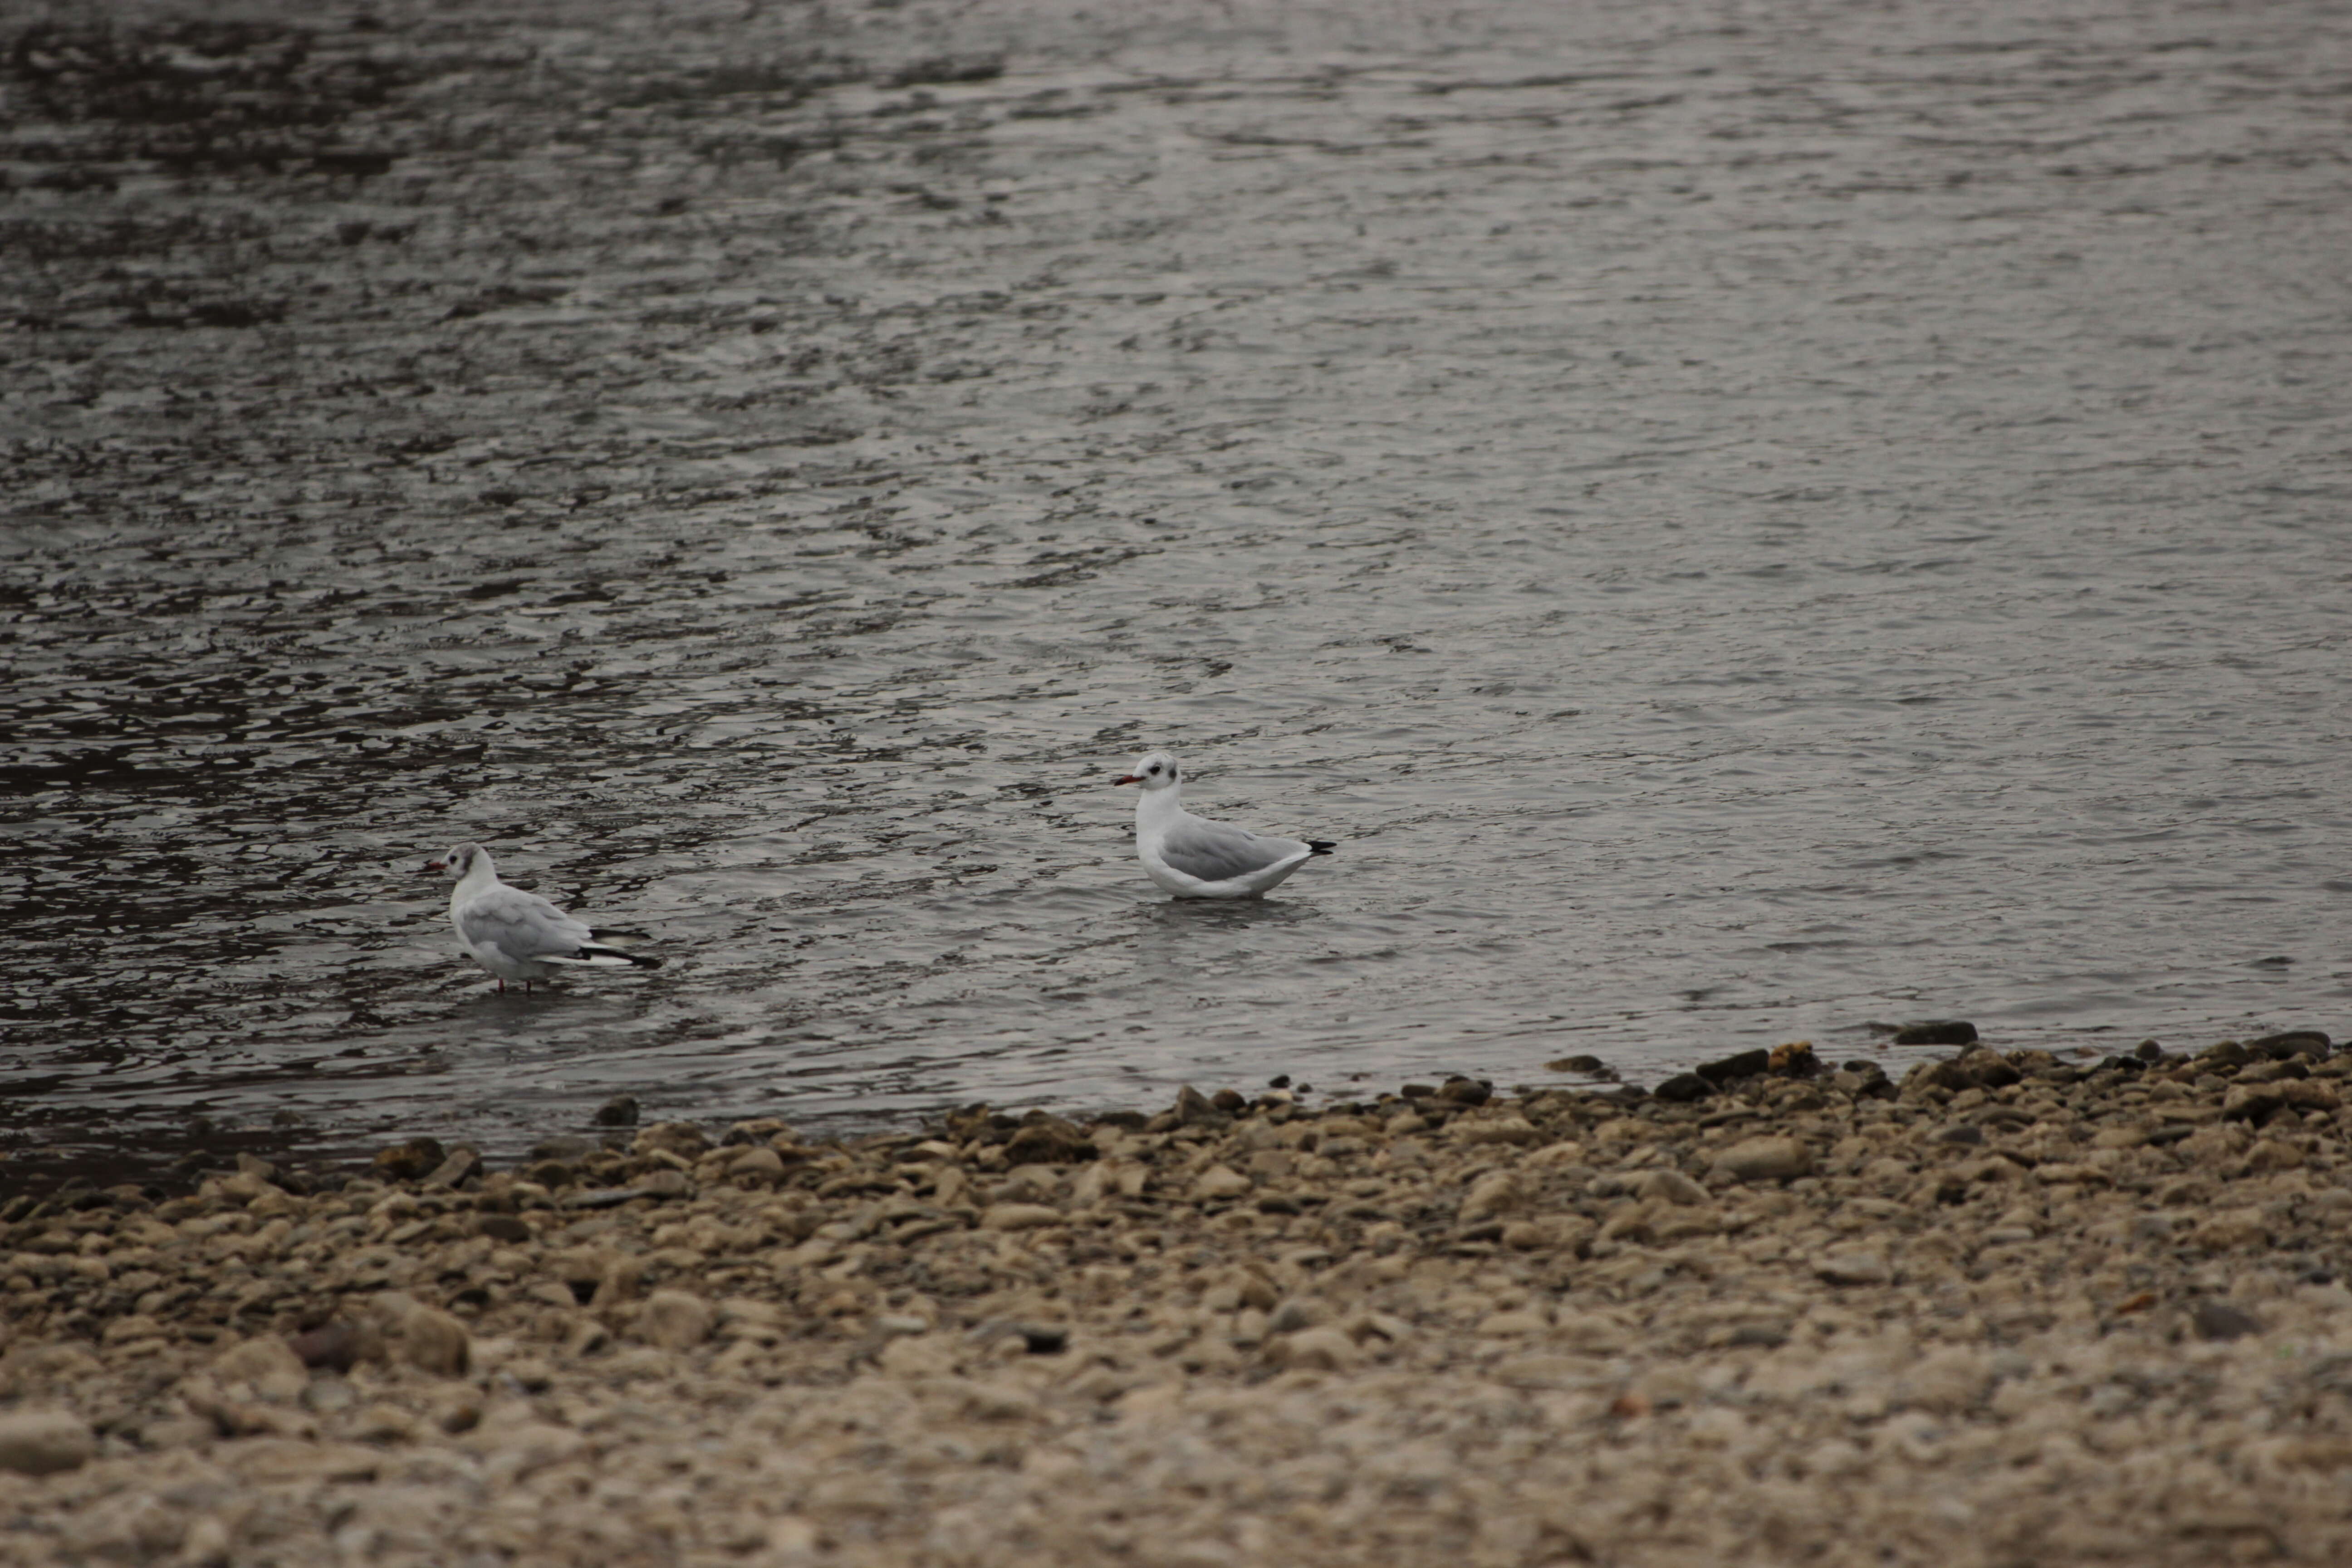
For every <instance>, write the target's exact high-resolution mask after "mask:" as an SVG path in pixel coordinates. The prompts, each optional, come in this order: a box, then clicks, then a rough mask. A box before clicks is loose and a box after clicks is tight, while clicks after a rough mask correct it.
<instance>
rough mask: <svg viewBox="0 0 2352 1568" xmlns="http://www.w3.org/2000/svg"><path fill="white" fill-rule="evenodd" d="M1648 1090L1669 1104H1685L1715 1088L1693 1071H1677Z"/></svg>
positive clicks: (1703, 1096) (1706, 1094) (1700, 1098)
mask: <svg viewBox="0 0 2352 1568" xmlns="http://www.w3.org/2000/svg"><path fill="white" fill-rule="evenodd" d="M1758 1054H1759V1055H1761V1054H1762V1053H1761V1052H1759V1053H1758ZM1650 1092H1651V1093H1652V1094H1654V1095H1655V1096H1657V1098H1659V1099H1660V1100H1664V1101H1666V1103H1668V1104H1669V1105H1685V1104H1688V1103H1689V1102H1690V1101H1692V1100H1705V1099H1706V1097H1707V1096H1708V1095H1710V1094H1713V1093H1714V1092H1715V1089H1714V1086H1713V1085H1711V1084H1709V1083H1708V1082H1707V1081H1706V1079H1703V1078H1701V1077H1700V1076H1699V1075H1698V1074H1696V1073H1695V1072H1678V1073H1676V1074H1675V1076H1674V1077H1672V1078H1670V1079H1666V1080H1665V1081H1664V1083H1662V1084H1660V1085H1658V1086H1657V1087H1656V1088H1655V1089H1652V1090H1650Z"/></svg>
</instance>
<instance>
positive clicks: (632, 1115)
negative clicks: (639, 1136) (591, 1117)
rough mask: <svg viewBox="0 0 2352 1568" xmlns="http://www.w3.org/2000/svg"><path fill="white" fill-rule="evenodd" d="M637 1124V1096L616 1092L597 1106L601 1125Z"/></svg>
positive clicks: (632, 1125) (623, 1125) (625, 1125)
mask: <svg viewBox="0 0 2352 1568" xmlns="http://www.w3.org/2000/svg"><path fill="white" fill-rule="evenodd" d="M636 1124H637V1097H636V1096H635V1095H633V1094H616V1095H614V1097H613V1098H612V1099H610V1100H606V1101H605V1102H604V1104H602V1105H600V1106H598V1107H597V1108H596V1125H597V1126H599V1127H635V1125H636Z"/></svg>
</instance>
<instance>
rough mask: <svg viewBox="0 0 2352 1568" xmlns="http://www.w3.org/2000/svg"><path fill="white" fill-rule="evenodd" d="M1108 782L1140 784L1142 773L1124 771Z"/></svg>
mask: <svg viewBox="0 0 2352 1568" xmlns="http://www.w3.org/2000/svg"><path fill="white" fill-rule="evenodd" d="M1110 782H1111V783H1113V784H1141V783H1142V782H1143V775H1142V774H1141V773H1126V774H1122V775H1121V776H1120V777H1118V778H1115V779H1113V780H1111V781H1110Z"/></svg>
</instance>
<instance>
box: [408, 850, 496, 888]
mask: <svg viewBox="0 0 2352 1568" xmlns="http://www.w3.org/2000/svg"><path fill="white" fill-rule="evenodd" d="M489 860H490V852H489V851H488V850H487V849H485V848H483V847H481V846H480V845H478V844H460V845H458V846H457V847H456V848H455V849H452V850H450V851H449V853H447V854H446V855H444V856H442V857H441V858H439V859H438V860H427V861H426V862H425V866H424V869H425V870H427V871H446V872H447V873H448V874H449V875H450V876H452V877H455V878H457V879H458V880H459V881H461V882H462V881H464V880H465V879H466V873H467V872H468V871H470V870H472V869H473V868H474V867H475V865H476V863H477V862H478V863H480V864H482V865H485V866H487V865H488V864H489Z"/></svg>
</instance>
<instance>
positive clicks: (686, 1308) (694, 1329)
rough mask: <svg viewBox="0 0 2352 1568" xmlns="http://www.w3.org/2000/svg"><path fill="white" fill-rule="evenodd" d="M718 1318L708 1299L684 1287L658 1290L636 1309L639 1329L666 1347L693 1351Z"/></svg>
mask: <svg viewBox="0 0 2352 1568" xmlns="http://www.w3.org/2000/svg"><path fill="white" fill-rule="evenodd" d="M717 1321H718V1320H717V1318H716V1316H715V1315H714V1314H713V1313H712V1311H711V1310H710V1303H709V1302H708V1301H706V1300H703V1299H702V1298H701V1297H699V1296H697V1295H694V1294H692V1293H691V1292H689V1291H685V1290H656V1291H655V1292H654V1293H653V1294H652V1295H650V1296H647V1297H646V1300H645V1305H644V1306H642V1307H640V1308H638V1309H637V1332H638V1333H639V1334H641V1335H643V1336H644V1337H645V1338H646V1340H647V1341H648V1342H651V1343H653V1344H656V1345H658V1346H660V1347H661V1348H662V1349H664V1350H672V1351H686V1350H692V1349H693V1348H694V1347H695V1346H697V1345H698V1344H700V1343H702V1342H703V1341H705V1340H707V1339H709V1337H710V1334H711V1331H712V1330H713V1329H714V1328H715V1327H716V1326H717Z"/></svg>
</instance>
